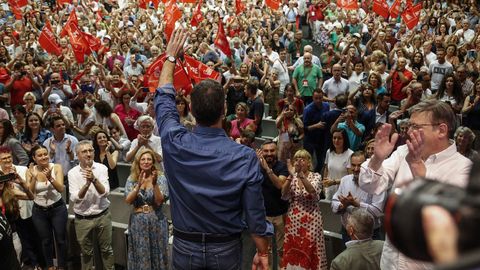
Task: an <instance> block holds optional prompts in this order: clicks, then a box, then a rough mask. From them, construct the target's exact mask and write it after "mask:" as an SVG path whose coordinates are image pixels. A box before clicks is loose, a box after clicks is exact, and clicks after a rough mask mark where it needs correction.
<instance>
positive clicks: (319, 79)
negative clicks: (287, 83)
mask: <svg viewBox="0 0 480 270" xmlns="http://www.w3.org/2000/svg"><path fill="white" fill-rule="evenodd" d="M292 78H293V81H292V84H293V87H295V91H296V93H297V94H298V93H299V94H300V96H301V97H302V100H303V102H304V103H305V105H308V104H310V103H311V102H312V96H313V91H314V90H315V89H317V88H320V87H321V86H322V84H323V75H322V70H321V69H320V67H319V66H317V65H314V64H313V63H312V54H311V53H308V52H306V53H305V54H304V55H303V65H300V66H298V67H297V68H295V71H294V72H293V75H292Z"/></svg>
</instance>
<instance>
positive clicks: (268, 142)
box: [262, 139, 277, 147]
mask: <svg viewBox="0 0 480 270" xmlns="http://www.w3.org/2000/svg"><path fill="white" fill-rule="evenodd" d="M268 144H275V145H277V144H276V143H275V142H274V141H273V140H270V139H268V140H266V141H264V142H263V143H262V147H263V146H264V145H268Z"/></svg>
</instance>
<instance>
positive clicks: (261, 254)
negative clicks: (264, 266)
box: [257, 250, 268, 258]
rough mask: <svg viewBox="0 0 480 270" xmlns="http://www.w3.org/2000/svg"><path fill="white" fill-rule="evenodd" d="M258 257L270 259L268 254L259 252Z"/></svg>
mask: <svg viewBox="0 0 480 270" xmlns="http://www.w3.org/2000/svg"><path fill="white" fill-rule="evenodd" d="M257 254H258V257H264V258H265V257H268V252H260V251H258V250H257Z"/></svg>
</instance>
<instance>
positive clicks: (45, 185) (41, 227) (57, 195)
mask: <svg viewBox="0 0 480 270" xmlns="http://www.w3.org/2000/svg"><path fill="white" fill-rule="evenodd" d="M32 158H33V161H34V163H35V165H33V164H32V165H30V167H29V169H28V171H27V182H28V185H29V188H30V191H31V192H32V193H33V194H34V199H33V201H34V204H33V210H32V211H33V213H32V218H33V220H35V222H34V225H35V228H36V229H37V233H38V235H39V237H40V239H41V242H42V249H43V256H44V258H45V262H46V264H47V267H48V269H49V270H53V269H65V265H66V257H67V234H66V231H67V219H68V214H67V207H66V205H65V202H64V201H63V199H62V192H63V189H64V185H63V170H62V166H61V165H60V164H53V163H50V157H49V154H48V150H47V148H46V147H45V146H43V145H36V146H34V147H33V148H32ZM53 236H55V238H54V237H53ZM54 239H55V241H54ZM54 244H56V249H54ZM54 250H56V256H55V257H56V259H57V266H58V267H57V268H55V267H54V265H53V257H54Z"/></svg>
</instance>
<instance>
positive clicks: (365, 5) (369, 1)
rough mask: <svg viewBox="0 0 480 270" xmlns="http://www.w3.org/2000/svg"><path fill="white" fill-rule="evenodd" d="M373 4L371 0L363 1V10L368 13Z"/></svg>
mask: <svg viewBox="0 0 480 270" xmlns="http://www.w3.org/2000/svg"><path fill="white" fill-rule="evenodd" d="M371 4H372V1H371V0H363V1H362V9H363V10H365V11H366V12H368V11H369V10H370V5H371Z"/></svg>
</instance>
